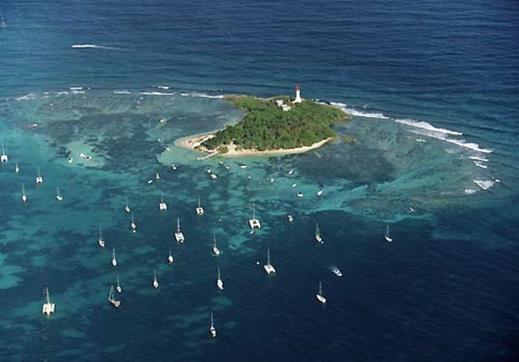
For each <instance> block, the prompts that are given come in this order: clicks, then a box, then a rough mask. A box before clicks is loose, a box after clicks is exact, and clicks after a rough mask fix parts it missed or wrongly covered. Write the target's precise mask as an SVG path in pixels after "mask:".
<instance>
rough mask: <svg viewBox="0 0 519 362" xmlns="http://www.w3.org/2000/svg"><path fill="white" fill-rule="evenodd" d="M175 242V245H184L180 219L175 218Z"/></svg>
mask: <svg viewBox="0 0 519 362" xmlns="http://www.w3.org/2000/svg"><path fill="white" fill-rule="evenodd" d="M175 240H176V241H177V243H180V244H183V243H184V234H183V233H182V231H181V230H180V218H179V217H177V231H176V232H175Z"/></svg>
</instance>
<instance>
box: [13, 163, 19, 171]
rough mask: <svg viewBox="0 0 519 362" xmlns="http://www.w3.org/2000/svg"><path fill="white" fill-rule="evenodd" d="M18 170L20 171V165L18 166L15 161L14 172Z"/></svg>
mask: <svg viewBox="0 0 519 362" xmlns="http://www.w3.org/2000/svg"><path fill="white" fill-rule="evenodd" d="M18 172H20V166H18V162H16V163H15V165H14V173H18Z"/></svg>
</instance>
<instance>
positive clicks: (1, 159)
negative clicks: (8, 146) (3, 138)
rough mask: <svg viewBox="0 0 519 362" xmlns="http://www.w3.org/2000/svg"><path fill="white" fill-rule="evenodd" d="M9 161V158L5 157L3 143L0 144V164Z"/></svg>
mask: <svg viewBox="0 0 519 362" xmlns="http://www.w3.org/2000/svg"><path fill="white" fill-rule="evenodd" d="M7 161H9V157H8V156H7V153H6V152H5V147H4V143H3V142H2V153H0V162H1V163H6V162H7Z"/></svg>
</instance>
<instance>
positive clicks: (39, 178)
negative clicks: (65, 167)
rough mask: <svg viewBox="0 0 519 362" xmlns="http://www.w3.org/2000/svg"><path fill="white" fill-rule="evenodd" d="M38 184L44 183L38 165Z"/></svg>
mask: <svg viewBox="0 0 519 362" xmlns="http://www.w3.org/2000/svg"><path fill="white" fill-rule="evenodd" d="M35 181H36V184H38V185H39V184H42V183H43V177H42V176H41V173H40V167H39V166H38V173H37V174H36V179H35Z"/></svg>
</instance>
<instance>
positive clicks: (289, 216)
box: [287, 214, 294, 222]
mask: <svg viewBox="0 0 519 362" xmlns="http://www.w3.org/2000/svg"><path fill="white" fill-rule="evenodd" d="M287 218H288V222H293V221H294V217H293V216H292V215H290V214H289V215H288V216H287Z"/></svg>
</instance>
